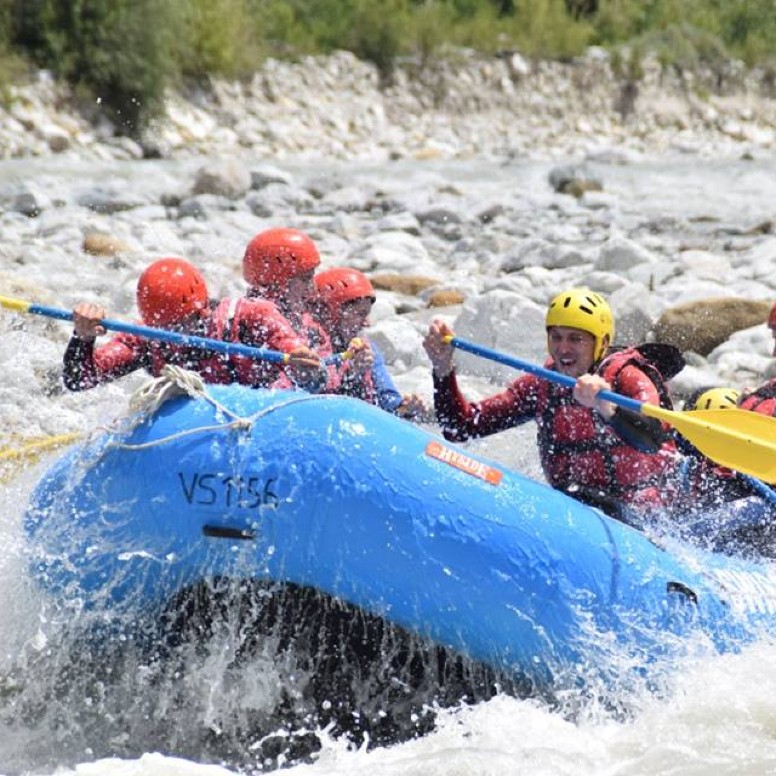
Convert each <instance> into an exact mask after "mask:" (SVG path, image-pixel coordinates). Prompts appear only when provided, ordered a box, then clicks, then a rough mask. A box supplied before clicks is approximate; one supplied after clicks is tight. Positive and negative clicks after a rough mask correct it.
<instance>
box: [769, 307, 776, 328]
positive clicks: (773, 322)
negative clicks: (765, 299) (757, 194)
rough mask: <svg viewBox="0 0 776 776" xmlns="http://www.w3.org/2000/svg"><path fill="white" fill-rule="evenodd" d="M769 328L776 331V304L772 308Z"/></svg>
mask: <svg viewBox="0 0 776 776" xmlns="http://www.w3.org/2000/svg"><path fill="white" fill-rule="evenodd" d="M768 327H769V328H771V329H776V303H774V305H773V307H771V314H770V315H769V316H768Z"/></svg>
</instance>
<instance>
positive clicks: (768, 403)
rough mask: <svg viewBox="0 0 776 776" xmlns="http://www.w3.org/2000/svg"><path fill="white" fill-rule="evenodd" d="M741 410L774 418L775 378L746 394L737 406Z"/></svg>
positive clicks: (775, 407)
mask: <svg viewBox="0 0 776 776" xmlns="http://www.w3.org/2000/svg"><path fill="white" fill-rule="evenodd" d="M738 406H739V407H741V409H742V410H751V411H752V412H759V413H760V414H761V415H771V416H774V417H776V377H774V378H773V379H772V380H769V381H768V382H767V383H765V385H761V386H760V387H759V388H758V389H757V390H756V391H752V393H748V394H747V395H746V396H745V397H744V398H743V399H742V401H741V403H740V404H739V405H738Z"/></svg>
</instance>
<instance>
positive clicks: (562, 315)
mask: <svg viewBox="0 0 776 776" xmlns="http://www.w3.org/2000/svg"><path fill="white" fill-rule="evenodd" d="M545 325H546V326H547V328H549V327H550V326H568V327H569V328H571V329H581V330H582V331H586V332H587V333H588V334H592V335H593V336H594V337H595V352H594V353H593V358H595V360H596V361H598V359H599V358H601V356H603V354H604V350H605V349H606V344H607V343H605V342H604V338H605V337H608V338H609V343H608V344H611V343H612V340H613V339H614V316H613V315H612V310H611V308H610V307H609V303H608V302H607V301H606V299H604V298H603V297H602V296H601V294H597V293H596V292H595V291H591V290H590V289H589V288H570V289H568V290H567V291H561V293H560V294H558V295H557V296H556V297H554V298H553V299H552V301H551V302H550V304H549V306H548V307H547V317H546V319H545Z"/></svg>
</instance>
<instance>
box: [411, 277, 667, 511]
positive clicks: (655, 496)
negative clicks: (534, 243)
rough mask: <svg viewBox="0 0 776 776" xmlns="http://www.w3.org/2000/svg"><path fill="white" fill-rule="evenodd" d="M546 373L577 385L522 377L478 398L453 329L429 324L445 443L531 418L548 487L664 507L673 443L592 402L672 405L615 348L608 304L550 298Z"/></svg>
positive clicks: (656, 428)
mask: <svg viewBox="0 0 776 776" xmlns="http://www.w3.org/2000/svg"><path fill="white" fill-rule="evenodd" d="M545 322H546V329H547V349H548V351H549V360H548V361H547V363H546V367H547V368H549V369H554V370H556V371H558V372H560V373H561V374H564V375H568V376H571V377H574V378H576V380H577V382H576V385H575V387H574V388H573V389H570V388H567V387H566V386H563V385H558V384H556V383H554V382H550V381H548V380H544V379H542V378H540V377H537V376H534V375H523V376H520V377H518V378H517V379H516V380H514V381H513V382H511V383H510V384H509V385H508V386H507V387H506V389H505V390H504V391H502V392H501V393H499V394H496V395H495V396H491V397H489V398H486V399H484V400H483V401H480V402H469V401H467V399H466V398H465V397H464V396H463V394H462V393H461V391H460V389H459V387H458V383H457V379H456V375H455V369H454V366H453V348H452V346H451V345H450V344H449V342H448V340H447V339H446V338H447V337H449V336H451V335H452V331H451V330H450V328H449V327H448V326H447V325H446V324H445V323H444V322H442V321H438V320H437V321H434V322H432V323H431V325H430V327H429V330H428V333H427V335H426V337H425V339H424V342H423V345H424V348H425V350H426V352H427V353H428V356H429V359H430V360H431V364H432V368H433V380H434V407H435V410H436V414H437V420H438V421H439V424H440V426H441V427H442V431H443V433H444V435H445V437H446V438H447V439H450V440H452V441H458V442H460V441H465V440H467V439H469V438H472V437H482V436H487V435H489V434H494V433H496V432H498V431H503V430H505V429H507V428H511V427H514V426H518V425H521V424H522V423H525V422H527V421H529V420H535V421H536V424H537V426H538V433H537V442H538V446H539V453H540V457H541V463H542V468H543V471H544V474H545V476H546V478H547V481H548V482H549V483H550V484H551V485H552V486H553V487H555V488H558V489H559V490H563V491H565V492H567V493H569V494H571V495H574V496H575V497H577V498H579V499H580V500H582V501H588V502H590V503H595V504H596V505H597V506H602V507H605V508H607V507H608V508H607V511H609V512H610V513H612V512H614V511H616V510H615V509H614V508H613V505H615V506H617V505H621V504H622V505H626V506H627V507H630V508H632V509H635V510H637V511H639V512H641V511H644V510H650V509H652V508H657V507H661V506H663V505H664V498H665V493H664V489H663V488H662V481H663V477H664V475H665V474H666V472H667V470H668V469H671V468H672V467H673V465H674V463H673V461H674V457H675V445H674V443H673V441H672V440H671V439H670V436H669V434H667V433H666V431H665V429H664V428H663V427H662V424H661V423H660V422H659V421H656V420H654V419H652V418H646V417H643V416H641V415H638V414H636V413H632V412H628V411H627V410H623V409H621V408H617V407H615V405H613V404H612V403H611V402H607V401H603V400H600V399H598V398H596V394H597V393H598V392H599V391H601V390H614V391H616V392H617V393H619V394H622V395H624V396H628V397H631V398H633V399H635V400H637V401H639V402H650V403H654V404H661V405H663V406H666V407H670V398H669V396H668V391H667V389H666V387H665V384H664V379H663V376H662V375H661V374H660V371H659V370H658V368H657V367H656V366H655V365H653V364H652V363H651V362H650V361H649V360H648V359H647V358H645V357H644V356H643V355H642V354H641V353H640V352H639V351H638V350H637V349H636V348H628V349H623V350H619V351H613V350H611V345H612V340H613V338H614V318H613V316H612V311H611V309H610V307H609V304H608V303H607V302H606V300H605V299H604V298H603V297H602V296H601V295H600V294H597V293H595V292H594V291H590V290H589V289H586V288H572V289H569V290H566V291H563V292H562V293H560V294H558V295H557V296H556V297H555V298H553V299H552V301H551V302H550V304H549V306H548V308H547V314H546V319H545Z"/></svg>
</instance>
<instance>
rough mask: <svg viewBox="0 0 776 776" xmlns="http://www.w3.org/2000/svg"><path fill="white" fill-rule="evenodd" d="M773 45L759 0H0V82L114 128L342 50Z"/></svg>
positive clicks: (672, 50) (395, 55) (768, 4)
mask: <svg viewBox="0 0 776 776" xmlns="http://www.w3.org/2000/svg"><path fill="white" fill-rule="evenodd" d="M774 43H776V11H775V10H774V5H773V0H0V84H5V85H6V86H7V85H8V84H9V83H13V82H14V81H16V80H17V79H18V78H20V77H22V74H23V73H24V72H25V70H26V69H32V68H45V69H48V70H50V71H52V72H53V74H54V76H55V77H57V78H61V79H64V80H66V81H67V82H69V83H70V84H72V85H73V86H74V88H75V93H76V94H77V95H79V96H80V97H82V98H83V101H84V105H89V106H92V109H93V110H94V111H95V112H98V111H99V112H102V113H105V114H106V115H108V116H109V118H110V119H111V120H112V121H114V123H116V124H117V125H118V126H119V127H120V128H121V129H122V131H124V132H126V133H127V134H135V133H136V132H139V131H140V130H141V129H142V127H143V126H145V124H146V123H147V121H148V120H149V119H151V118H152V117H153V116H154V115H156V114H157V113H158V111H159V110H160V109H161V106H162V101H163V95H164V90H165V89H166V88H168V87H175V86H180V85H181V84H183V83H185V82H187V81H195V82H196V81H200V82H204V81H207V79H208V77H210V76H220V77H226V78H246V77H250V75H251V73H252V72H254V71H255V70H256V69H257V68H258V67H260V65H261V63H262V62H264V61H265V60H266V59H267V58H269V57H276V58H298V57H301V56H305V55H310V54H326V53H330V52H331V51H333V50H336V49H347V50H350V51H352V52H354V53H355V54H356V55H357V56H359V57H361V58H363V59H366V60H369V61H372V62H374V63H375V64H376V66H377V68H378V70H379V72H380V74H381V76H382V78H383V79H384V80H385V81H386V82H389V81H390V78H391V73H392V72H393V69H394V68H395V66H396V64H397V63H399V62H401V61H404V60H406V59H408V58H411V59H412V60H413V61H414V62H417V63H419V64H420V66H423V65H424V63H427V62H428V61H429V60H430V59H431V58H432V57H434V56H437V55H440V54H442V53H444V52H445V51H447V50H451V49H454V48H460V47H467V48H471V49H475V50H478V51H482V52H487V53H497V52H505V51H519V52H520V53H521V54H523V55H524V56H526V57H529V58H549V59H571V58H573V57H575V56H578V55H579V54H581V53H582V52H583V51H584V50H585V49H586V48H587V47H589V46H593V45H595V46H601V47H604V48H606V49H609V50H610V51H611V52H612V53H613V55H614V57H615V61H616V62H618V63H619V64H620V66H621V67H625V68H627V74H628V76H629V77H631V78H637V77H638V67H637V62H638V60H639V58H640V57H641V56H642V55H643V54H645V53H647V51H652V52H654V53H655V54H656V55H657V56H658V57H659V58H660V60H661V62H663V64H665V65H668V66H675V67H678V68H692V67H694V66H697V65H699V64H703V63H705V64H712V65H713V63H714V62H715V61H717V62H721V61H723V60H727V59H730V58H737V59H741V60H742V61H743V62H744V63H745V64H746V65H748V66H752V65H755V64H766V65H769V66H770V64H771V63H770V61H769V60H770V58H771V57H773V56H774V55H773V53H772V52H773V51H774V50H775V49H774Z"/></svg>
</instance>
